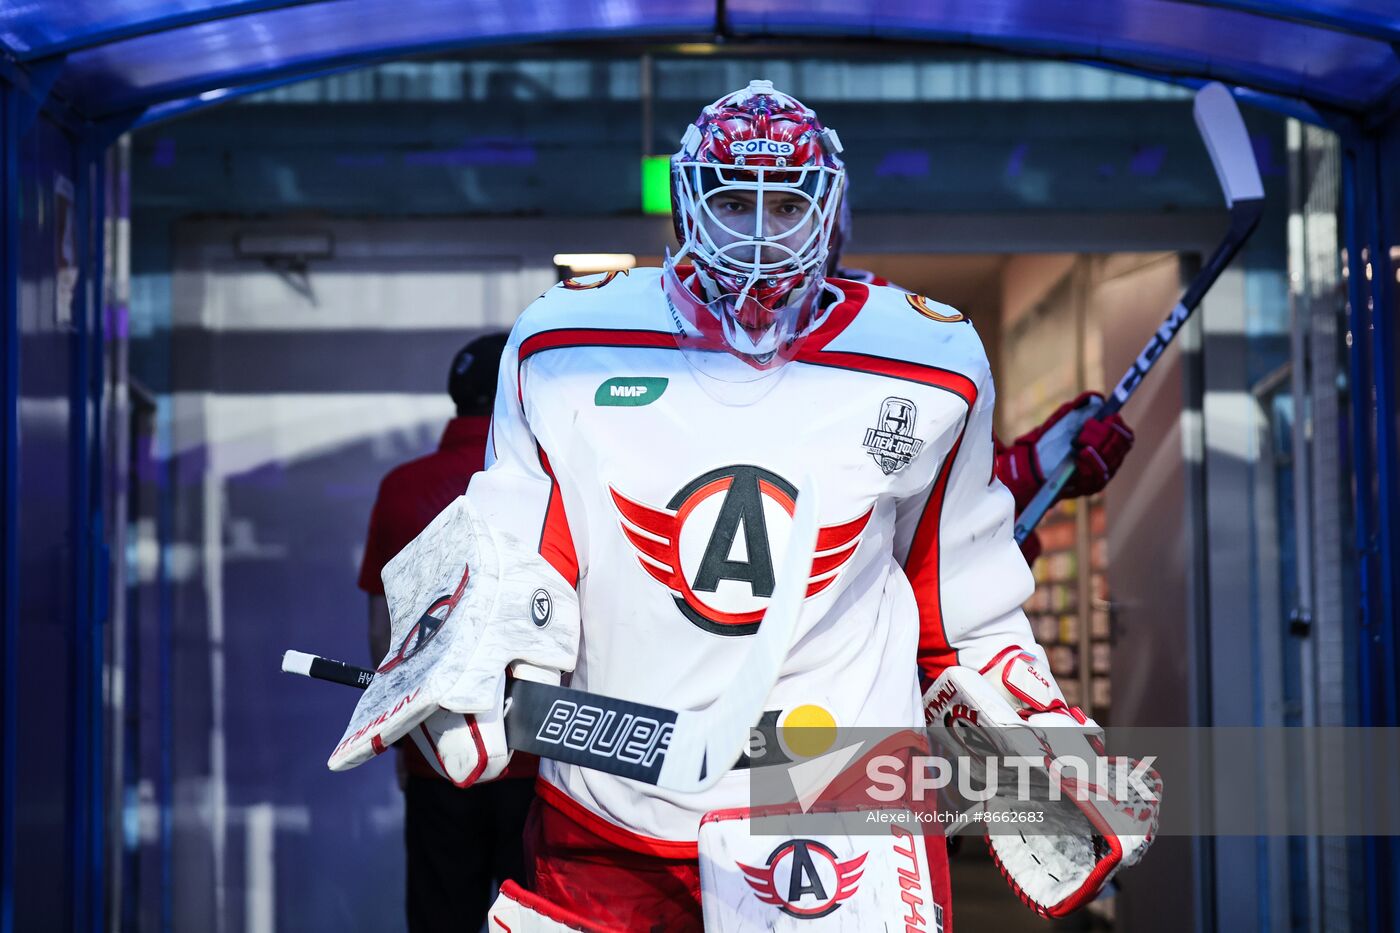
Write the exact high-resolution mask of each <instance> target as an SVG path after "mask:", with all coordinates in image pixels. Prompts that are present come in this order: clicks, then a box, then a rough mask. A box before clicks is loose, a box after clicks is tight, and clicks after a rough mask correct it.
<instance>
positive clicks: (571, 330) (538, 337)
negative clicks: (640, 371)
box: [519, 327, 676, 363]
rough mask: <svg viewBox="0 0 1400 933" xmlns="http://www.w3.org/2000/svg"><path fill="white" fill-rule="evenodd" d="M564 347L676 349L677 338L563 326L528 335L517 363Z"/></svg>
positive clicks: (660, 332)
mask: <svg viewBox="0 0 1400 933" xmlns="http://www.w3.org/2000/svg"><path fill="white" fill-rule="evenodd" d="M563 347H650V348H652V349H656V350H674V349H676V338H675V337H673V336H672V335H671V334H670V333H668V332H667V331H663V330H622V329H612V328H604V327H592V328H590V327H563V328H559V329H558V330H542V331H540V332H539V333H538V334H531V335H530V336H528V337H526V338H525V339H524V341H522V342H521V344H520V354H519V357H520V362H521V363H524V362H525V361H526V360H528V359H529V358H530V357H532V356H534V355H535V354H536V353H542V352H543V351H545V350H558V349H561V348H563Z"/></svg>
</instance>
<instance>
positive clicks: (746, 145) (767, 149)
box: [729, 139, 794, 156]
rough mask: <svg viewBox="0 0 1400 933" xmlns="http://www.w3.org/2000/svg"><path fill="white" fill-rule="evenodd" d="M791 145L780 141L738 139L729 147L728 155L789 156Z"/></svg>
mask: <svg viewBox="0 0 1400 933" xmlns="http://www.w3.org/2000/svg"><path fill="white" fill-rule="evenodd" d="M793 149H794V147H793V145H792V143H787V142H783V141H782V140H780V139H739V140H735V141H734V142H733V143H730V145H729V154H730V155H736V156H790V155H792V153H793Z"/></svg>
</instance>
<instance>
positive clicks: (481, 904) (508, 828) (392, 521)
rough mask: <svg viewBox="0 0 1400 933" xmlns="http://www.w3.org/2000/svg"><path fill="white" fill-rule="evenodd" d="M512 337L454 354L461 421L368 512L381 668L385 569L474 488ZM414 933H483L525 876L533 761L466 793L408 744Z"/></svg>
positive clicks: (366, 583)
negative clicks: (495, 906)
mask: <svg viewBox="0 0 1400 933" xmlns="http://www.w3.org/2000/svg"><path fill="white" fill-rule="evenodd" d="M505 343H506V334H504V333H493V334H488V335H485V336H482V337H478V338H476V339H475V340H473V341H472V342H471V343H469V344H467V345H466V346H465V347H463V348H462V349H461V350H460V351H459V352H458V353H457V355H456V357H454V358H453V360H452V369H451V371H450V372H449V374H448V377H447V391H448V394H450V395H451V396H452V401H453V402H454V403H455V404H456V406H457V417H455V418H453V419H452V420H451V421H449V422H447V428H446V429H445V430H444V431H443V433H442V441H441V442H440V443H439V444H438V449H437V450H436V451H434V452H433V453H430V454H428V455H427V456H425V457H419V458H418V459H417V460H410V461H409V462H407V463H404V464H401V465H400V466H397V467H395V468H394V469H393V470H390V471H389V473H388V474H387V475H386V476H385V477H384V479H383V481H381V482H380V484H379V495H378V497H377V498H376V499H375V502H374V509H373V510H372V511H371V513H370V520H369V535H368V538H367V539H366V541H365V557H364V562H363V563H362V564H361V566H360V589H362V590H364V591H365V592H366V593H368V594H369V642H370V653H371V657H372V660H374V662H375V663H376V664H377V663H378V662H379V660H380V659H381V658H383V657H384V656H385V655H387V654H388V653H389V640H390V639H389V631H390V624H389V607H388V603H387V602H386V601H385V598H384V584H383V583H382V582H381V581H380V573H381V571H382V570H383V569H384V565H385V564H386V563H388V562H389V560H390V559H391V558H393V557H394V555H395V554H397V553H398V552H399V551H400V550H402V549H403V547H404V546H405V545H407V544H408V543H409V542H410V541H412V540H413V539H414V538H416V537H417V536H418V534H419V532H421V531H422V530H423V529H424V528H426V527H427V526H428V524H429V523H430V522H431V521H432V520H433V519H434V518H436V517H437V516H438V513H440V512H441V511H442V510H443V509H444V508H446V507H447V506H448V505H449V504H450V503H451V502H452V501H453V500H455V499H456V498H457V497H458V496H460V495H461V494H462V493H463V492H464V491H466V488H467V482H468V481H469V480H470V479H471V477H472V474H473V473H476V472H477V471H478V470H480V469H482V467H483V466H484V464H485V460H486V443H487V435H488V432H489V430H490V427H491V409H492V407H493V406H494V404H495V397H496V376H497V373H498V371H499V369H500V362H501V351H502V349H504V347H505ZM398 748H399V775H400V780H399V783H400V787H402V789H403V792H404V846H405V849H406V850H407V859H408V865H407V882H408V884H407V897H406V908H407V913H408V929H409V933H432V931H439V930H452V931H454V933H458V931H461V930H476V929H477V928H478V927H480V926H481V924H482V922H483V921H484V920H485V919H486V912H487V910H488V908H489V907H490V903H491V887H492V885H493V884H497V885H499V884H500V883H501V882H503V881H505V880H506V879H507V878H511V879H514V880H515V881H516V882H523V881H524V880H525V871H524V861H523V857H522V854H521V834H522V829H523V826H524V823H525V814H526V812H527V811H528V809H529V806H530V801H531V800H532V799H533V797H534V778H535V766H536V764H537V762H536V761H535V759H534V758H532V757H531V756H528V755H519V754H517V755H516V756H515V758H514V760H513V761H512V762H511V766H510V768H509V769H507V771H506V773H505V774H503V775H502V776H501V777H500V779H498V780H496V781H490V782H487V783H484V784H477V785H474V786H472V787H469V788H466V789H459V788H457V787H454V786H453V785H452V784H451V783H450V782H449V781H447V780H446V779H444V778H442V777H440V776H439V775H438V773H437V772H436V771H435V770H433V767H432V766H431V765H429V764H428V762H427V761H426V760H425V759H424V758H423V756H422V754H421V753H420V752H419V751H418V749H417V748H416V747H415V746H414V745H413V744H412V743H411V742H400V743H399V745H398Z"/></svg>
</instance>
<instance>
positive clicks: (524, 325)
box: [512, 269, 666, 344]
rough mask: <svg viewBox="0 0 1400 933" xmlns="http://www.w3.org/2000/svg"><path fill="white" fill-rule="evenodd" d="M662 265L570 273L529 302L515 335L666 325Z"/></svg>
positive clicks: (517, 338) (522, 338)
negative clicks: (591, 273) (575, 275)
mask: <svg viewBox="0 0 1400 933" xmlns="http://www.w3.org/2000/svg"><path fill="white" fill-rule="evenodd" d="M664 301H665V298H664V296H663V294H662V292H661V270H660V269H629V270H627V271H626V272H608V273H603V274H602V275H594V276H586V277H583V278H578V279H566V280H564V281H563V282H560V283H559V284H557V285H555V286H554V287H553V288H551V289H550V290H549V291H547V292H545V293H544V294H543V295H541V296H540V297H539V298H536V299H535V300H534V301H533V302H531V303H530V306H529V307H528V308H526V309H525V311H524V313H522V314H521V315H520V317H519V318H518V319H517V320H516V322H515V328H514V329H513V331H512V339H513V341H514V342H516V343H517V344H524V343H525V342H526V341H527V340H529V338H530V337H532V336H533V335H535V334H539V333H544V332H546V331H558V330H599V331H608V330H636V329H642V330H656V329H658V328H662V327H664V326H665V322H666V321H665V311H664Z"/></svg>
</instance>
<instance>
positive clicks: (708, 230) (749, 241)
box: [674, 161, 845, 310]
mask: <svg viewBox="0 0 1400 933" xmlns="http://www.w3.org/2000/svg"><path fill="white" fill-rule="evenodd" d="M674 170H675V176H674V177H675V190H676V200H677V202H678V203H677V205H676V207H677V213H678V215H679V216H678V219H679V220H680V224H679V226H680V228H681V230H680V232H681V235H682V243H681V253H682V254H685V255H689V256H690V257H691V259H692V260H693V261H694V262H695V264H696V265H697V266H698V267H700V268H701V269H702V270H703V271H704V272H705V273H706V274H707V275H708V276H709V277H710V278H711V279H730V280H732V285H731V287H732V288H734V290H735V291H736V293H737V295H738V296H742V297H745V298H746V297H747V295H748V293H749V292H750V291H751V290H752V289H754V288H755V287H756V286H759V285H760V284H761V283H762V284H763V285H768V286H780V285H785V284H795V283H794V282H791V280H794V279H798V278H801V277H803V276H805V275H808V274H809V273H812V272H814V271H819V270H821V269H822V267H823V266H824V264H825V260H826V254H827V249H828V245H829V244H830V242H831V235H832V231H833V230H834V229H835V227H836V222H837V218H838V215H839V206H840V203H841V197H840V194H841V187H842V183H843V181H844V178H845V170H844V169H843V168H840V167H833V166H827V165H796V166H787V165H771V166H770V165H737V164H736V165H730V164H725V163H715V162H699V161H684V162H682V161H677V162H676V163H674ZM735 191H748V192H752V193H753V196H754V202H755V203H754V210H753V212H752V226H751V227H748V229H740V228H739V227H736V226H734V221H733V220H732V219H730V220H726V219H724V218H722V217H721V216H720V215H719V214H718V213H717V212H716V211H715V210H714V206H713V202H714V200H715V199H716V198H720V197H723V196H725V195H728V194H731V193H733V192H735ZM778 195H790V196H795V197H798V198H800V199H801V200H802V201H803V202H804V203H805V210H804V211H803V214H802V216H801V217H800V218H798V219H797V220H796V221H795V222H794V223H792V224H791V225H790V226H788V227H787V229H785V230H780V231H777V232H768V231H767V230H766V229H765V224H768V223H769V220H768V217H767V211H766V210H765V207H766V205H767V203H768V202H769V199H771V198H773V197H775V196H778ZM749 219H750V218H748V217H745V218H743V221H744V222H745V223H744V226H748V225H747V221H749ZM717 231H723V232H724V233H726V234H728V236H729V238H731V239H732V241H731V242H727V243H720V242H718V241H717V240H716V238H715V236H714V234H715V232H717ZM799 238H800V239H799ZM765 251H767V252H768V254H769V256H770V257H772V254H773V252H775V251H776V252H777V253H778V254H779V255H778V256H777V257H776V258H769V259H767V260H765V259H764V253H765ZM765 279H767V280H773V281H770V282H764V281H763V280H765ZM725 290H726V291H727V290H728V289H725ZM770 310H771V309H770Z"/></svg>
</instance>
